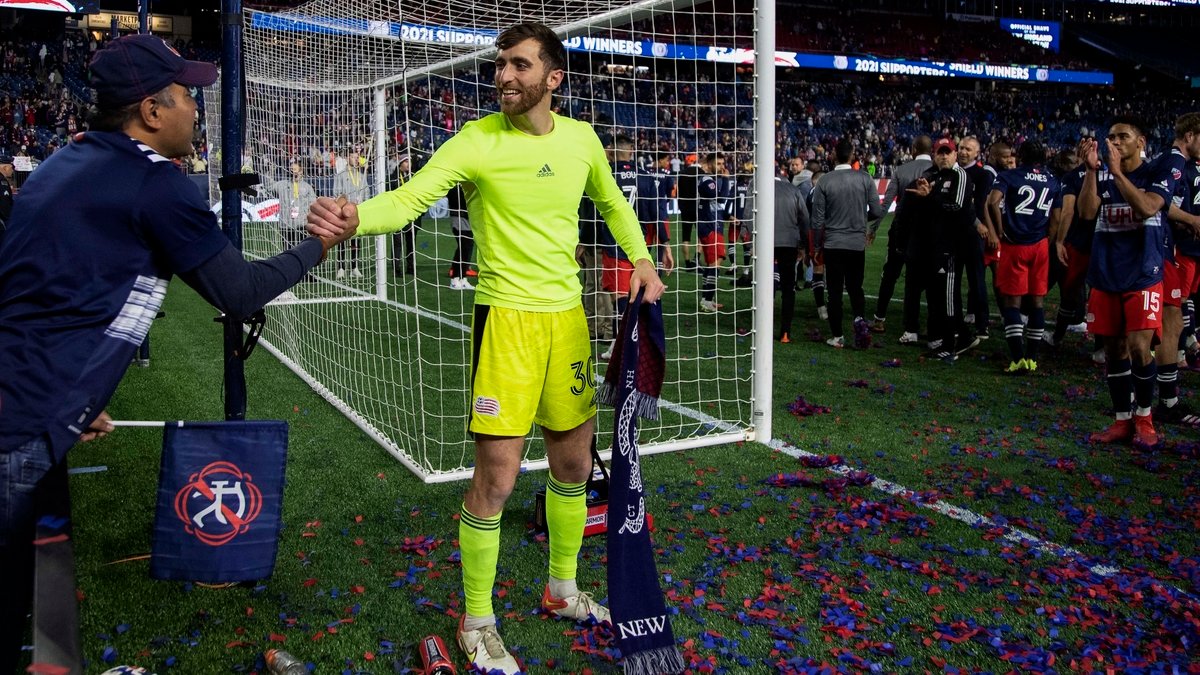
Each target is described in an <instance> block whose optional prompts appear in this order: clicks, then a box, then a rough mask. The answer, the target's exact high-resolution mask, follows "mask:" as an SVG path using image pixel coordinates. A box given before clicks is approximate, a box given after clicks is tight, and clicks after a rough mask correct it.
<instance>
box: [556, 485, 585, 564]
mask: <svg viewBox="0 0 1200 675" xmlns="http://www.w3.org/2000/svg"><path fill="white" fill-rule="evenodd" d="M586 520H587V483H560V482H559V481H557V480H554V476H550V480H549V482H548V483H547V484H546V529H547V530H548V531H549V533H550V576H552V577H554V578H556V579H574V578H575V573H576V570H577V569H578V568H579V549H580V548H582V547H583V526H584V524H585V521H586Z"/></svg>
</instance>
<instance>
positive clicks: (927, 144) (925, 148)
mask: <svg viewBox="0 0 1200 675" xmlns="http://www.w3.org/2000/svg"><path fill="white" fill-rule="evenodd" d="M912 151H913V154H914V155H928V154H929V153H930V152H932V151H933V139H932V138H930V137H928V136H925V135H921V136H917V137H916V138H914V139H913V144H912Z"/></svg>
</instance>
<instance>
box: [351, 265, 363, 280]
mask: <svg viewBox="0 0 1200 675" xmlns="http://www.w3.org/2000/svg"><path fill="white" fill-rule="evenodd" d="M362 275H363V273H362V272H359V271H358V268H357V267H352V268H350V276H351V277H353V278H355V279H361V278H362Z"/></svg>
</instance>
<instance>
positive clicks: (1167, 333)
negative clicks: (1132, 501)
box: [1154, 113, 1200, 428]
mask: <svg viewBox="0 0 1200 675" xmlns="http://www.w3.org/2000/svg"><path fill="white" fill-rule="evenodd" d="M1197 161H1200V113H1188V114H1186V115H1183V116H1181V117H1180V118H1179V119H1178V120H1176V122H1175V143H1174V145H1173V146H1172V147H1171V151H1170V152H1167V153H1165V154H1163V155H1162V156H1161V157H1159V158H1158V161H1157V165H1158V166H1159V173H1166V174H1169V175H1170V177H1171V178H1172V179H1173V180H1174V181H1175V194H1174V196H1173V197H1172V198H1171V202H1170V206H1169V211H1168V213H1167V217H1168V218H1169V220H1170V227H1168V228H1167V229H1166V233H1167V249H1166V253H1167V258H1168V259H1167V261H1166V262H1165V263H1164V265H1163V315H1162V340H1161V342H1162V344H1161V346H1160V347H1159V348H1158V349H1157V350H1156V351H1155V352H1154V362H1155V365H1156V366H1157V369H1158V407H1157V408H1155V410H1154V419H1156V420H1158V421H1160V422H1170V423H1172V424H1182V425H1184V426H1189V427H1193V428H1195V427H1200V416H1197V415H1196V414H1195V413H1194V412H1193V411H1192V410H1190V409H1189V408H1188V407H1187V405H1186V404H1184V403H1182V402H1180V400H1179V362H1180V361H1181V360H1182V352H1181V351H1180V350H1179V349H1177V348H1179V347H1181V345H1180V344H1179V337H1180V334H1181V333H1183V325H1184V320H1183V303H1184V301H1185V300H1187V298H1188V297H1189V296H1191V295H1192V293H1194V292H1195V291H1196V287H1197V282H1198V275H1200V268H1198V262H1200V237H1197V233H1200V218H1198V217H1196V215H1194V214H1197V213H1200V204H1197V203H1196V202H1197V200H1198V199H1200V182H1198V181H1197V179H1198V178H1200V172H1198V170H1197Z"/></svg>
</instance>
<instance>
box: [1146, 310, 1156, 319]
mask: <svg viewBox="0 0 1200 675" xmlns="http://www.w3.org/2000/svg"><path fill="white" fill-rule="evenodd" d="M1146 320H1147V321H1157V320H1158V313H1157V312H1150V313H1149V314H1147V315H1146Z"/></svg>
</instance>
